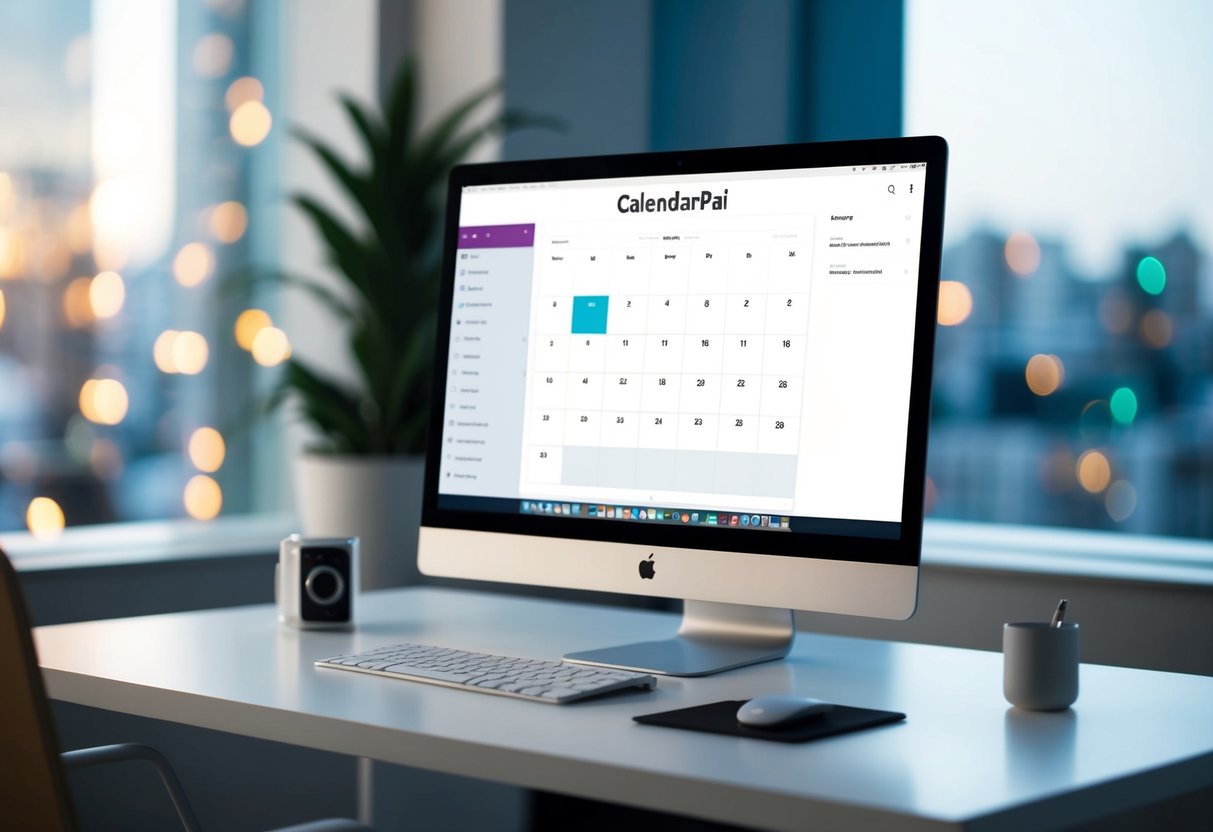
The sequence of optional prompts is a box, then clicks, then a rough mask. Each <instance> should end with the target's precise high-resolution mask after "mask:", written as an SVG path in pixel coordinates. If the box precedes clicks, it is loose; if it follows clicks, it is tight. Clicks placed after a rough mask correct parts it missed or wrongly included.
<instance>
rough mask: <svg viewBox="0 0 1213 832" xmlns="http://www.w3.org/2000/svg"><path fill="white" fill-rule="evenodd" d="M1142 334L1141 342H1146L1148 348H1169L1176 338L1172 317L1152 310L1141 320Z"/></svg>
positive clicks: (1160, 311)
mask: <svg viewBox="0 0 1213 832" xmlns="http://www.w3.org/2000/svg"><path fill="white" fill-rule="evenodd" d="M1140 332H1141V340H1143V341H1145V342H1146V345H1147V346H1149V347H1153V348H1154V349H1156V350H1160V349H1162V348H1163V347H1166V346H1169V345H1170V343H1171V339H1172V338H1174V337H1175V325H1174V324H1172V323H1171V316H1170V315H1168V314H1167V313H1166V312H1163V311H1162V310H1161V309H1151V310H1150V311H1149V312H1147V313H1146V314H1145V315H1143V316H1142V318H1141V325H1140Z"/></svg>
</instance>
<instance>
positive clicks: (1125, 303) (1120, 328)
mask: <svg viewBox="0 0 1213 832" xmlns="http://www.w3.org/2000/svg"><path fill="white" fill-rule="evenodd" d="M1099 322H1100V323H1101V324H1103V328H1104V329H1106V330H1107V331H1108V332H1110V333H1111V334H1113V335H1124V334H1125V333H1126V332H1128V331H1129V327H1131V326H1132V325H1133V306H1132V304H1130V303H1129V299H1128V298H1127V297H1125V293H1124V292H1122V291H1120V290H1119V289H1110V290H1108V291H1107V292H1106V293H1105V294H1104V296H1103V297H1102V298H1100V299H1099Z"/></svg>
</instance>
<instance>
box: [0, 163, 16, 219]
mask: <svg viewBox="0 0 1213 832" xmlns="http://www.w3.org/2000/svg"><path fill="white" fill-rule="evenodd" d="M16 207H17V189H16V188H14V187H13V177H12V176H10V175H9V174H7V173H5V172H4V171H2V170H0V222H8V220H9V218H10V217H12V215H13V212H14V210H15V209H16Z"/></svg>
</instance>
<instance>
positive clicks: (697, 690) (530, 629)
mask: <svg viewBox="0 0 1213 832" xmlns="http://www.w3.org/2000/svg"><path fill="white" fill-rule="evenodd" d="M360 601H361V605H360V609H359V619H360V626H359V627H358V629H357V630H356V631H354V632H347V633H325V632H306V633H305V632H298V631H294V630H288V629H284V628H280V627H279V626H278V624H277V622H276V620H275V614H274V610H273V608H272V607H269V606H256V607H239V608H233V609H225V610H214V611H204V612H191V613H179V614H173V615H159V616H148V617H143V618H131V619H120V620H113V621H99V622H86V623H80V624H64V625H58V626H53V627H42V628H38V629H37V630H36V631H35V638H36V641H37V646H38V653H39V657H40V661H41V664H42V667H43V672H44V675H45V678H46V682H47V687H48V690H49V693H50V695H51V696H52V697H53V698H55V699H60V700H65V701H69V702H76V703H79V704H83V705H90V706H93V707H98V708H105V709H109V710H114V711H121V712H124V713H130V714H138V715H141V716H147V717H153V718H158V719H165V720H171V721H174V722H180V723H186V724H190V725H196V726H202V727H207V728H213V729H218V730H222V731H229V732H234V733H237V734H242V735H247V736H253V737H260V738H264V739H270V740H277V741H281V742H286V743H293V744H296V745H303V746H309V747H312V748H318V749H324V750H328V751H335V752H340V753H345V754H351V755H358V756H364V757H370V758H373V759H376V760H383V761H387V762H391V763H399V764H404V765H410V766H417V767H421V768H427V769H432V770H436V771H445V772H451V773H457V774H462V775H466V776H472V777H482V778H485V779H489V780H496V781H500V782H505V783H512V784H515V785H519V786H525V787H529V788H537V789H545V790H548V791H556V792H563V793H567V794H573V795H579V796H582V797H588V798H593V799H599V800H607V801H612V802H617V803H625V804H631V805H636V806H643V807H646V808H650V809H656V810H660V811H668V812H676V813H680V814H685V815H691V816H697V817H705V818H711V819H714V820H718V821H723V822H730V823H738V824H744V825H750V826H758V827H765V828H770V829H802V828H804V827H805V825H806V823H807V822H810V821H809V819H812V822H816V823H820V824H821V826H822V827H826V828H832V827H836V826H862V827H863V828H867V829H880V828H898V829H905V828H913V829H919V828H921V829H946V828H973V829H1003V828H1007V829H1010V828H1035V829H1046V828H1054V827H1061V826H1065V825H1068V824H1072V823H1075V822H1079V821H1082V820H1088V819H1095V818H1098V817H1100V816H1102V815H1105V814H1108V813H1112V812H1115V811H1119V810H1123V809H1128V808H1132V807H1136V806H1141V805H1145V804H1148V803H1151V802H1154V801H1156V800H1162V799H1165V798H1169V797H1172V796H1175V795H1178V794H1182V793H1184V792H1187V791H1190V790H1193V789H1195V788H1199V787H1201V786H1206V785H1209V784H1213V708H1210V707H1209V706H1210V703H1213V678H1210V677H1204V676H1188V675H1182V674H1174V673H1158V672H1151V671H1141V670H1129V669H1124V668H1113V667H1104V666H1095V665H1083V667H1082V670H1081V677H1080V678H1081V682H1080V684H1081V691H1080V695H1079V700H1078V702H1077V703H1076V705H1075V706H1074V708H1073V709H1072V710H1070V711H1066V712H1062V713H1058V714H1037V713H1027V712H1022V711H1019V710H1017V709H1013V708H1010V707H1009V706H1008V705H1007V704H1006V702H1005V701H1004V700H1003V698H1002V686H1001V679H1002V656H1001V655H1000V654H998V653H986V652H981V651H974V650H959V649H953V648H943V647H932V646H925V645H914V644H898V643H889V642H880V641H868V640H862V639H851V638H841V637H834V636H822V635H814V634H809V633H801V634H800V635H799V636H798V637H797V640H796V646H795V649H794V651H793V653H792V655H791V656H790V657H789V658H788V659H787V660H786V661H783V662H773V663H768V664H765V665H759V666H755V667H750V668H743V669H741V670H736V671H732V672H729V673H724V674H720V675H718V676H714V677H708V678H702V679H679V678H667V677H662V678H660V680H659V683H658V689H657V690H656V691H654V692H649V693H643V692H636V693H628V694H623V695H616V696H611V697H607V698H603V699H598V700H590V701H587V702H582V703H577V704H573V705H566V706H555V705H545V704H540V703H533V702H527V701H521V700H516V699H511V698H507V697H499V696H489V695H484V694H478V693H472V692H465V691H459V690H451V689H448V688H444V687H437V686H433V685H424V684H416V683H409V682H402V681H397V680H392V679H384V678H379V677H375V676H368V675H365V674H358V673H347V672H342V671H334V670H322V669H318V668H315V667H313V665H312V662H313V660H315V659H317V658H323V657H327V656H331V655H336V654H340V653H347V652H352V651H354V650H361V649H367V648H371V647H376V646H379V645H384V644H391V643H395V642H399V641H418V642H426V643H434V644H441V645H444V646H450V647H458V648H464V649H470V650H480V651H484V652H494V653H502V654H506V655H517V656H531V657H535V658H559V657H560V656H561V655H562V654H563V653H565V652H568V651H571V650H576V649H582V648H587V647H596V646H605V645H610V644H614V643H619V642H623V641H628V640H641V639H646V638H654V637H659V636H663V635H668V634H669V633H671V632H672V631H673V630H674V628H675V626H676V623H677V620H676V618H675V617H673V616H670V615H666V614H661V613H652V612H640V611H635V610H621V609H613V608H603V607H593V606H583V605H576V604H567V603H560V602H553V601H537V600H530V599H520V598H515V597H509V596H503V595H486V594H477V593H470V592H457V591H452V590H440V589H408V590H393V591H387V592H377V593H370V594H367V595H364V596H363V597H362V598H361V599H360ZM783 691H794V692H797V693H802V694H808V695H812V696H816V697H820V698H822V699H827V700H830V701H834V702H838V703H841V704H846V705H855V706H861V707H868V708H881V709H885V710H898V711H903V712H905V713H906V714H908V719H907V720H906V721H905V722H903V723H900V724H895V725H889V726H884V727H880V728H875V729H872V730H868V731H864V732H860V733H856V734H850V735H846V736H839V737H834V738H830V739H826V740H819V741H817V742H812V743H807V744H803V745H785V744H781V743H769V742H761V741H757V740H746V739H740V738H735V737H723V736H713V735H707V734H696V733H689V732H685V731H675V730H673V729H667V728H659V727H653V726H643V725H638V724H636V723H634V722H633V721H632V719H631V718H632V716H634V715H636V714H642V713H653V712H657V711H663V710H669V709H673V708H679V707H688V706H691V705H698V704H703V703H707V702H713V701H717V700H722V699H745V698H748V697H752V696H756V695H759V694H764V693H773V692H783Z"/></svg>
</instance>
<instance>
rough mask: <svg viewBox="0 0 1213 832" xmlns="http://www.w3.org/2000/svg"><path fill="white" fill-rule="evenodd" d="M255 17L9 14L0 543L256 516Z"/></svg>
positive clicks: (114, 0) (265, 121) (258, 110)
mask: <svg viewBox="0 0 1213 832" xmlns="http://www.w3.org/2000/svg"><path fill="white" fill-rule="evenodd" d="M253 15H254V11H253V9H252V4H246V3H244V2H242V0H207V2H205V3H203V2H186V0H182V2H180V3H168V2H160V0H92V1H91V2H89V0H67V2H63V3H57V4H54V5H43V4H33V3H15V4H5V5H3V6H0V77H3V78H4V79H5V83H4V84H3V85H0V111H2V112H4V113H5V124H6V129H5V130H3V131H0V391H3V392H2V393H0V530H4V529H8V530H11V529H18V528H25V527H27V526H28V527H29V528H30V529H31V530H32V531H34V533H35V534H36V535H48V536H49V535H53V534H55V533H56V532H57V531H58V530H59V529H61V528H62V527H63V526H64V525H65V524H68V525H77V524H86V523H99V522H108V521H113V520H138V519H152V518H167V517H193V518H196V519H204V520H205V519H210V518H212V517H214V516H216V515H217V514H218V513H219V512H220V511H221V510H222V511H224V512H225V513H227V512H231V511H239V510H241V509H242V508H245V507H247V505H248V504H249V500H250V496H249V493H248V492H249V487H248V484H247V483H248V479H249V477H248V456H249V452H248V448H247V446H248V445H249V444H250V442H249V440H248V437H247V434H244V433H240V432H237V430H236V429H237V428H238V427H239V426H240V425H241V424H242V422H243V421H247V419H248V417H249V412H250V409H251V408H250V404H249V403H250V401H251V398H250V394H249V391H250V388H251V387H252V385H253V384H254V382H255V381H256V377H255V372H254V370H255V367H256V364H255V363H254V361H253V360H252V359H251V358H250V356H249V355H248V354H246V353H245V352H244V351H243V350H242V347H243V348H244V349H246V350H248V351H250V352H251V350H252V337H251V336H250V335H249V332H251V331H254V330H256V329H257V327H259V326H265V325H266V324H267V320H266V318H265V317H260V318H259V317H258V315H257V314H256V313H252V314H246V315H244V316H240V313H241V312H242V306H241V305H240V304H239V303H238V302H237V301H236V300H230V299H228V298H227V296H226V295H225V294H222V293H220V292H219V290H218V284H219V283H220V277H221V276H222V275H223V274H224V273H225V272H227V271H230V270H232V269H234V268H237V267H239V266H240V265H241V264H243V263H244V262H246V261H247V259H248V258H249V254H250V252H251V250H252V246H253V244H254V241H255V240H256V239H258V235H261V236H262V237H264V235H265V234H267V233H268V231H269V229H267V228H265V227H264V226H263V225H261V224H259V219H258V212H257V210H256V205H257V202H258V199H257V195H258V193H259V192H260V191H262V190H264V191H269V190H270V188H268V187H267V186H266V185H265V184H264V182H255V181H254V178H253V177H252V176H251V173H250V171H251V168H252V166H253V165H254V164H257V165H259V167H258V170H265V169H267V168H268V167H269V166H268V165H266V164H265V163H264V160H265V159H266V156H267V154H272V153H273V148H272V144H273V142H272V141H268V140H267V139H268V138H269V134H270V130H271V127H272V125H273V119H272V116H271V114H270V105H269V100H270V96H271V95H272V93H273V89H272V88H269V89H267V87H272V85H271V84H270V83H269V81H270V80H272V79H267V78H266V75H265V73H262V72H259V71H258V70H259V66H258V65H256V64H255V57H256V56H255V55H254V52H253V38H252V32H253V26H252V18H253ZM259 176H261V177H262V178H264V174H259ZM238 316H240V317H239V320H240V321H241V322H242V328H239V329H237V330H235V338H233V326H234V324H235V322H236V321H237V319H238ZM237 341H239V343H237Z"/></svg>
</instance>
